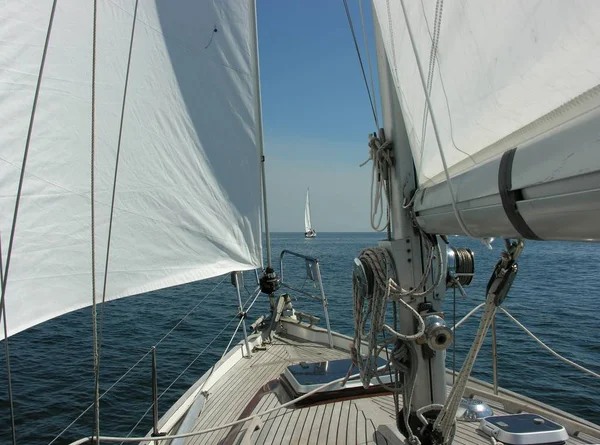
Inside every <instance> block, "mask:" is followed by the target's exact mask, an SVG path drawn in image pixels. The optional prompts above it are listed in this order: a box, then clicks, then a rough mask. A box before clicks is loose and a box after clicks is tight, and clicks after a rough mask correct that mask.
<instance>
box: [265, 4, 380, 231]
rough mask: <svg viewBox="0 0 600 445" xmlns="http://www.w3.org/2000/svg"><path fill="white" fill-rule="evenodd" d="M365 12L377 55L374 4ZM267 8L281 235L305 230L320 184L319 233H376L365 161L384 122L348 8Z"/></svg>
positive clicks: (272, 202)
mask: <svg viewBox="0 0 600 445" xmlns="http://www.w3.org/2000/svg"><path fill="white" fill-rule="evenodd" d="M349 4H350V7H351V12H352V19H353V21H354V27H355V31H356V32H357V35H358V38H359V44H360V45H361V51H362V52H363V58H365V55H364V42H363V34H362V27H361V24H360V13H359V9H358V3H357V2H356V1H350V2H349ZM363 8H364V11H365V21H366V24H367V31H368V32H369V34H368V38H369V39H370V43H371V45H370V46H371V47H372V48H373V45H374V42H373V33H372V18H371V9H370V8H371V7H370V2H369V1H368V0H365V1H364V5H363ZM257 10H258V33H259V51H260V65H261V88H262V99H263V121H264V133H265V152H266V156H267V188H268V196H269V201H268V202H269V216H270V221H271V229H272V230H273V231H298V232H300V231H303V230H304V216H303V214H304V199H305V198H304V197H305V193H306V187H308V186H310V189H311V207H312V219H313V225H314V226H315V229H316V230H317V231H369V230H370V225H369V193H370V173H371V164H369V165H368V166H365V167H363V168H359V164H360V163H362V162H363V161H364V160H365V159H366V158H367V156H368V147H367V140H368V138H367V135H368V133H369V132H372V131H374V130H375V124H374V122H373V116H372V113H371V109H370V105H369V101H368V96H367V93H366V90H365V86H364V82H363V79H362V74H361V72H360V67H359V63H358V59H357V56H356V51H355V49H354V43H353V40H352V37H351V33H350V29H349V27H348V23H347V19H346V14H345V10H344V6H343V2H342V1H341V0H320V1H317V0H306V1H287V0H283V1H282V0H257ZM371 56H372V57H374V51H373V50H372V52H371ZM372 62H373V69H374V70H375V68H376V66H375V64H376V61H375V60H374V59H373V60H372ZM365 63H366V60H365ZM374 75H375V76H376V72H374ZM377 100H379V97H378V96H377Z"/></svg>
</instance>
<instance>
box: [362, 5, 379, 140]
mask: <svg viewBox="0 0 600 445" xmlns="http://www.w3.org/2000/svg"><path fill="white" fill-rule="evenodd" d="M358 8H359V9H360V23H361V26H362V30H363V38H364V39H365V54H366V55H367V67H368V68H369V80H370V81H371V91H372V92H373V105H374V107H375V116H376V119H375V125H377V128H379V122H378V119H377V94H375V81H374V77H373V67H372V65H373V64H372V63H371V51H369V39H368V38H367V27H366V26H365V15H364V12H363V2H362V0H358Z"/></svg>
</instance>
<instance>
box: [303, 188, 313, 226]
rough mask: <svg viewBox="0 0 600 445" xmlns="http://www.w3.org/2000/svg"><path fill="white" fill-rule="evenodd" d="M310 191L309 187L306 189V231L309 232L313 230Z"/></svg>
mask: <svg viewBox="0 0 600 445" xmlns="http://www.w3.org/2000/svg"><path fill="white" fill-rule="evenodd" d="M308 193H309V192H308V189H306V206H305V207H304V233H309V232H310V231H311V230H312V224H311V222H310V197H309V195H308Z"/></svg>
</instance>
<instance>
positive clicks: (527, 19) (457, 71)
mask: <svg viewBox="0 0 600 445" xmlns="http://www.w3.org/2000/svg"><path fill="white" fill-rule="evenodd" d="M403 5H404V8H405V11H406V13H405V12H404V10H403ZM374 6H375V7H374V11H375V14H376V17H377V21H378V23H379V28H380V32H381V35H382V39H383V43H384V47H385V53H386V56H387V60H388V62H389V65H390V68H391V73H392V76H393V78H394V83H395V87H396V93H397V96H398V99H399V101H400V105H401V107H402V113H403V116H404V121H405V124H406V129H407V132H408V138H409V142H410V145H411V149H412V153H413V157H414V160H415V165H416V168H417V172H418V181H419V185H420V187H427V186H430V185H433V184H437V183H440V182H443V181H444V180H445V174H444V168H443V165H442V159H441V157H440V153H439V149H438V144H437V142H436V137H435V134H434V128H433V126H432V119H431V116H430V114H429V110H428V107H427V103H426V99H425V93H424V88H423V86H422V82H421V77H420V74H419V71H418V68H417V63H416V59H415V54H414V50H413V44H414V46H415V48H416V51H417V53H418V55H419V59H420V60H421V64H422V67H423V71H424V80H425V83H426V89H427V91H428V92H429V96H430V99H431V105H432V110H431V111H432V113H433V114H434V116H435V119H436V121H437V126H438V132H439V133H438V134H439V137H440V140H441V145H442V149H443V151H444V154H445V157H446V161H447V164H448V169H449V173H450V176H456V175H457V174H459V173H461V172H464V171H466V170H469V169H471V168H472V167H474V166H476V165H480V164H482V163H484V162H486V161H487V160H489V159H491V158H492V157H494V156H497V155H499V154H501V153H503V152H504V151H506V150H509V149H512V148H514V147H516V146H519V145H520V144H522V143H524V142H526V141H528V140H530V139H532V138H533V137H535V136H537V135H540V134H542V133H544V132H548V131H551V130H553V129H555V128H556V127H558V126H559V125H561V124H563V123H565V122H568V121H570V120H573V119H574V118H577V117H579V116H582V115H584V114H586V113H589V112H590V111H591V110H593V109H597V108H598V106H600V100H599V99H598V98H599V97H600V94H599V91H600V88H599V87H598V85H599V84H600V59H599V58H598V57H595V54H597V52H598V47H599V46H600V28H599V27H598V25H597V24H598V22H600V8H598V7H597V3H596V2H593V1H579V2H560V1H544V2H522V1H516V0H507V1H502V2H481V1H460V2H443V1H442V0H438V1H437V2H411V1H404V2H400V1H395V2H389V1H383V0H375V1H374ZM406 21H408V22H409V23H410V25H411V29H412V33H413V39H411V38H410V36H409V33H408V29H407V24H406ZM596 119H597V120H600V119H599V118H596ZM580 142H581V143H580ZM586 143H587V141H578V140H574V141H572V142H571V145H572V147H573V149H577V148H579V147H578V146H579V145H582V144H586Z"/></svg>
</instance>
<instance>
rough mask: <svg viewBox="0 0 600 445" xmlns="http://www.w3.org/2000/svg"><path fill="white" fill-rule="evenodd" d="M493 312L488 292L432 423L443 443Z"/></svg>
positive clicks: (493, 308) (452, 422) (492, 299)
mask: <svg viewBox="0 0 600 445" xmlns="http://www.w3.org/2000/svg"><path fill="white" fill-rule="evenodd" d="M495 314H496V305H495V303H494V298H493V294H490V296H488V299H487V300H486V302H485V306H484V312H483V315H482V316H481V321H480V323H479V329H478V330H477V335H476V336H475V339H474V340H473V344H472V345H471V349H470V350H469V354H468V355H467V357H466V358H465V361H464V363H463V365H462V367H461V369H460V372H459V373H458V378H457V379H456V383H455V384H454V385H453V386H452V389H451V391H450V395H449V396H448V399H447V400H446V404H445V405H444V409H442V411H441V412H440V414H439V415H438V417H437V419H436V421H435V423H434V425H433V428H434V430H438V431H441V432H442V435H443V438H444V442H443V443H448V440H449V438H450V434H451V432H452V429H453V428H454V422H455V421H456V411H457V410H458V407H459V405H460V401H461V399H462V396H463V393H464V391H465V388H466V387H467V383H468V380H469V376H470V375H471V370H472V369H473V365H474V364H475V360H476V359H477V354H478V353H479V350H480V349H481V345H483V342H484V340H485V337H486V335H487V332H488V329H489V327H490V324H491V322H492V319H493V318H494V315H495Z"/></svg>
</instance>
